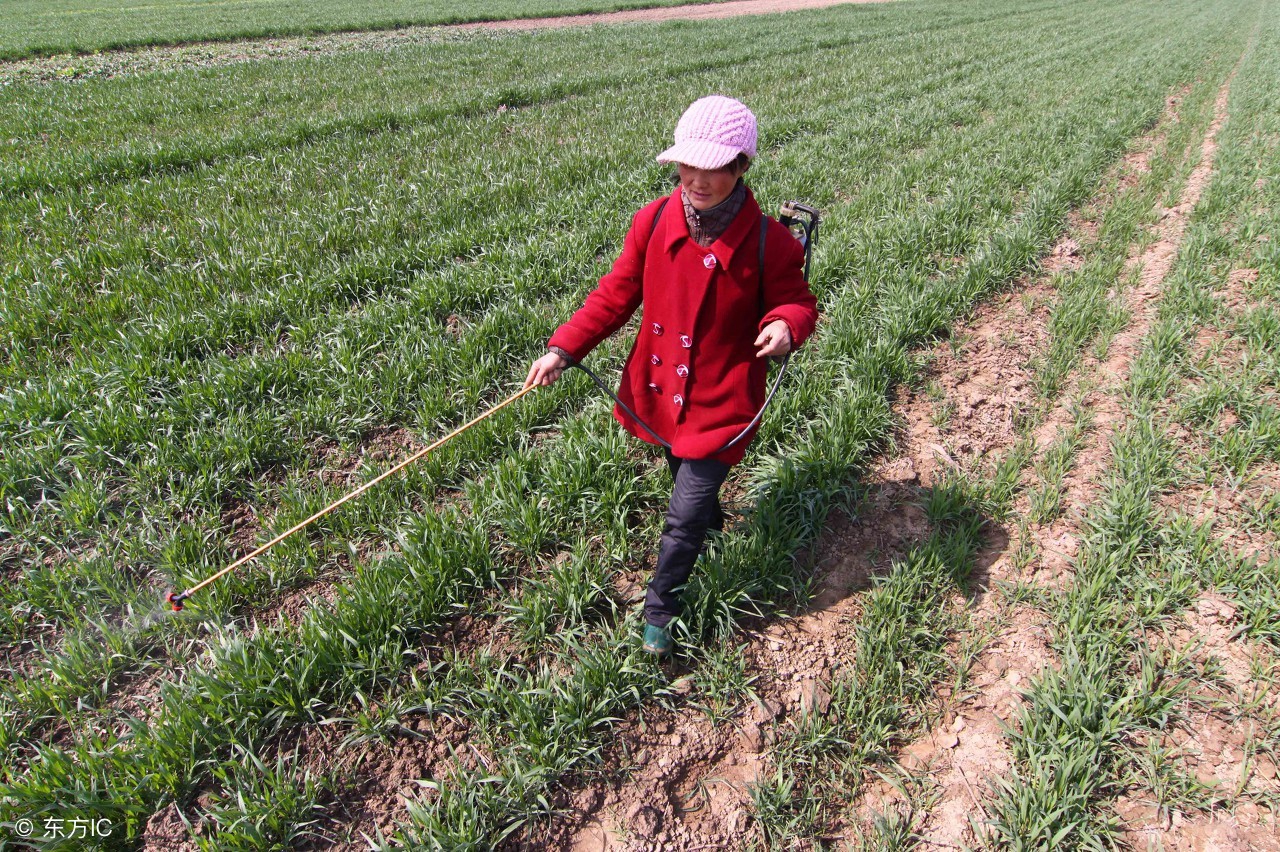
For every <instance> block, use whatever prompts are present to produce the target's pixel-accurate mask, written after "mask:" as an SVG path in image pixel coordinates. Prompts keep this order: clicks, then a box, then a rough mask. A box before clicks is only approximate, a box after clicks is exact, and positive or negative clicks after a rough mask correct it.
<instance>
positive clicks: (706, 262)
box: [702, 254, 716, 269]
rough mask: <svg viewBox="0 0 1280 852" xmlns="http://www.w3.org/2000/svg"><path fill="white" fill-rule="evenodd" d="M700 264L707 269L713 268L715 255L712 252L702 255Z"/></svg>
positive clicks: (714, 266)
mask: <svg viewBox="0 0 1280 852" xmlns="http://www.w3.org/2000/svg"><path fill="white" fill-rule="evenodd" d="M702 265H703V266H705V267H706V268H707V269H715V268H716V256H715V255H714V254H708V255H704V256H703V258H702Z"/></svg>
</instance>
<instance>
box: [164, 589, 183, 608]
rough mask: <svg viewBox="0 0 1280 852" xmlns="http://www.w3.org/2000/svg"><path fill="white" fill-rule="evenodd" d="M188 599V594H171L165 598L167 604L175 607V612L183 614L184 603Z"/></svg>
mask: <svg viewBox="0 0 1280 852" xmlns="http://www.w3.org/2000/svg"><path fill="white" fill-rule="evenodd" d="M186 599H187V593H186V592H169V593H168V594H167V595H165V596H164V600H165V603H167V604H169V605H170V606H171V607H173V611H174V612H182V602H183V601H184V600H186Z"/></svg>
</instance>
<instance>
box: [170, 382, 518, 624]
mask: <svg viewBox="0 0 1280 852" xmlns="http://www.w3.org/2000/svg"><path fill="white" fill-rule="evenodd" d="M534 387H536V385H533V386H530V387H527V388H525V389H523V390H519V391H516V392H515V393H513V394H512V395H511V396H509V397H507V398H506V399H505V400H503V401H502V402H500V403H499V404H497V405H495V406H494V407H493V408H490V409H489V410H488V411H486V412H485V413H484V414H481V415H480V416H479V417H476V418H475V419H473V420H472V421H471V422H470V423H467V424H466V425H464V426H459V427H458V428H457V429H454V430H453V431H452V432H450V433H449V434H448V435H445V436H444V437H443V438H441V439H440V440H438V441H436V442H435V443H434V444H432V445H431V446H429V447H427V448H425V449H422V450H419V451H418V452H416V453H414V454H413V455H411V456H409V458H407V459H405V460H404V461H402V462H400V463H399V464H398V465H396V466H395V467H393V468H391V469H390V470H388V471H385V472H384V473H381V474H379V475H378V476H377V477H375V478H374V479H371V480H369V481H368V482H366V483H365V484H364V485H361V486H360V487H359V488H357V489H356V490H354V491H352V492H350V493H349V494H347V495H346V496H345V497H342V498H341V499H339V500H336V501H334V502H333V503H330V504H329V505H328V506H326V507H324V508H323V509H321V510H320V511H318V512H316V513H315V514H314V515H312V516H311V517H309V518H307V519H306V520H305V521H301V522H300V523H298V524H295V525H294V526H293V527H290V528H289V529H288V530H285V531H284V532H282V533H280V535H278V536H276V537H275V538H273V539H271V541H269V542H267V543H266V544H264V545H262V546H261V547H259V548H258V549H257V550H255V551H253V552H252V553H248V554H246V555H244V556H242V557H240V558H239V559H237V560H236V561H235V562H232V563H231V564H230V565H228V566H227V567H226V568H223V569H222V570H221V571H219V572H218V573H216V574H214V575H212V576H211V577H207V578H205V579H204V580H202V581H200V582H199V583H197V584H196V585H194V586H192V587H191V588H189V589H187V590H186V591H185V592H179V591H177V590H174V591H170V592H169V593H168V594H166V595H165V596H164V599H165V602H166V603H168V604H169V605H170V606H172V607H173V611H174V612H182V607H183V604H184V602H185V601H186V599H187V598H189V597H191V596H192V595H194V594H195V593H196V592H198V591H200V590H201V589H203V588H204V587H205V586H207V585H209V584H210V583H212V582H214V581H215V580H218V579H220V578H221V577H224V576H226V575H227V574H230V573H231V572H232V571H234V570H235V569H237V568H239V567H240V566H241V565H243V564H245V563H246V562H249V561H251V560H254V559H257V558H258V557H259V556H261V555H262V554H264V553H266V552H267V551H268V550H270V549H271V548H273V547H275V546H276V545H277V544H279V543H280V542H282V541H284V540H285V539H286V538H288V537H289V536H291V535H293V534H294V533H296V532H298V531H299V530H302V529H305V528H306V527H308V526H310V525H311V524H312V523H314V522H315V521H317V520H319V519H320V518H323V517H324V516H325V515H327V514H329V513H330V512H332V511H333V510H334V509H336V508H338V507H339V506H341V505H342V504H343V503H346V502H347V501H349V500H354V499H355V498H357V497H359V496H360V495H361V494H363V493H364V492H366V491H368V490H369V489H370V488H372V487H373V486H375V485H377V484H378V483H379V482H381V481H382V480H384V479H386V478H387V477H388V476H391V475H392V474H394V473H397V472H399V471H401V470H403V469H405V468H406V467H408V466H409V465H411V464H413V463H414V462H416V461H417V460H418V459H420V458H422V457H423V456H425V455H426V454H427V453H429V452H431V451H432V450H434V449H435V448H436V447H439V446H440V445H441V444H443V443H444V442H446V441H448V440H449V439H450V438H453V437H456V436H457V435H461V434H462V433H463V432H465V431H467V430H468V429H470V428H471V427H472V426H475V425H476V424H477V423H479V422H480V421H482V420H485V419H487V418H489V417H492V416H493V415H495V414H497V413H498V412H499V411H501V410H502V409H503V408H506V407H507V406H508V405H510V404H511V403H513V402H515V401H516V400H517V399H519V398H520V397H522V396H524V395H525V394H527V393H528V392H529V391H531V390H533V388H534Z"/></svg>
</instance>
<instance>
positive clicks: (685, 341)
mask: <svg viewBox="0 0 1280 852" xmlns="http://www.w3.org/2000/svg"><path fill="white" fill-rule="evenodd" d="M680 345H681V346H683V347H684V348H685V349H692V348H693V338H692V337H690V336H689V335H687V334H682V335H680Z"/></svg>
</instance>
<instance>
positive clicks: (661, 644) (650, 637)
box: [644, 624, 676, 657]
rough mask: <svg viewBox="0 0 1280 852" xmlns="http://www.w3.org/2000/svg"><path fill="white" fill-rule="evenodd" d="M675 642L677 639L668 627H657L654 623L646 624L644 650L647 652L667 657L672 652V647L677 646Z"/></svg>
mask: <svg viewBox="0 0 1280 852" xmlns="http://www.w3.org/2000/svg"><path fill="white" fill-rule="evenodd" d="M675 644H676V643H675V641H674V640H672V638H671V631H670V630H668V629H667V628H665V627H657V626H655V625H652V624H646V625H645V626H644V650H645V651H646V652H647V653H650V654H654V655H655V656H658V657H665V656H667V655H668V654H670V653H671V649H672V648H673V647H675Z"/></svg>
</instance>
